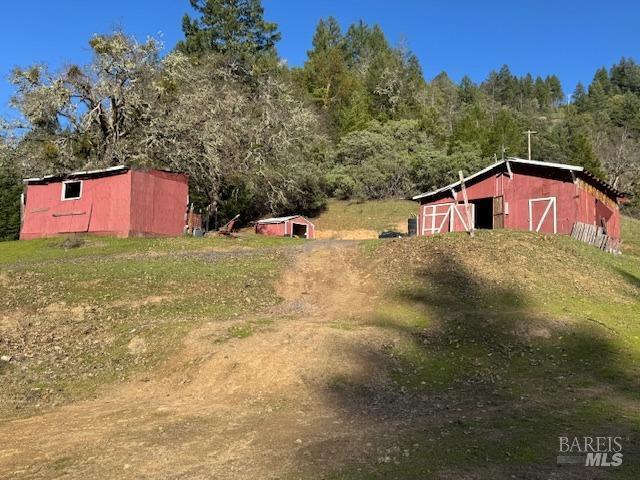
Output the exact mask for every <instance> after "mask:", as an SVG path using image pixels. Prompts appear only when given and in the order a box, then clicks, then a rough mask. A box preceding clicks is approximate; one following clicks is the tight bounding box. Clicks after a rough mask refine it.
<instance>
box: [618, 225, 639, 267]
mask: <svg viewBox="0 0 640 480" xmlns="http://www.w3.org/2000/svg"><path fill="white" fill-rule="evenodd" d="M622 251H623V252H624V253H625V254H627V255H635V256H637V257H640V220H637V219H635V218H631V217H624V216H623V217H622Z"/></svg>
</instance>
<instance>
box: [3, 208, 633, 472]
mask: <svg viewBox="0 0 640 480" xmlns="http://www.w3.org/2000/svg"><path fill="white" fill-rule="evenodd" d="M407 206H409V205H407ZM331 207H333V210H332V208H331ZM337 207H340V208H337ZM387 208H388V209H389V210H394V209H395V210H394V211H397V215H398V221H401V220H402V219H403V218H404V217H405V216H406V212H405V210H404V206H403V205H395V206H389V205H381V204H374V205H370V204H368V203H367V204H363V205H361V206H360V207H358V206H354V205H341V204H334V205H332V206H330V209H329V210H328V211H327V212H326V213H325V214H324V218H323V217H320V219H318V220H317V223H319V224H323V225H325V226H326V227H325V228H328V226H331V225H336V227H335V228H336V229H338V228H340V227H338V226H339V225H345V224H346V225H349V226H351V225H356V226H358V227H360V226H364V227H367V226H369V224H367V223H362V224H357V223H356V221H357V220H356V219H360V218H364V217H367V216H368V217H371V218H372V219H371V224H370V225H371V227H370V229H371V230H373V229H374V228H387V227H386V225H383V224H382V223H377V222H384V220H383V217H377V218H373V217H376V213H371V212H382V211H386V212H388V211H389V210H387ZM332 212H333V213H332ZM337 212H340V214H339V215H338V214H337ZM367 212H369V213H367ZM385 215H387V213H385ZM394 221H395V219H394ZM638 225H639V224H638V222H636V221H633V220H630V219H625V224H624V228H625V245H627V246H628V248H629V253H628V254H625V255H622V256H614V255H609V254H605V253H602V252H600V251H598V250H596V249H593V248H591V247H589V246H586V245H583V244H580V243H576V242H574V241H573V240H571V239H569V238H566V237H556V236H543V235H535V234H529V233H518V232H507V231H500V232H480V233H479V234H478V235H477V236H476V237H474V238H470V237H468V236H466V235H458V234H452V235H445V236H441V237H436V238H431V239H425V238H413V239H400V240H387V241H381V240H370V241H362V242H344V241H314V242H307V243H304V242H302V241H298V240H292V239H265V238H261V237H255V236H247V237H244V238H241V239H237V240H231V239H170V240H145V239H131V240H114V239H88V240H87V242H86V243H85V244H83V245H81V246H79V247H78V248H73V249H66V250H65V249H64V248H61V244H62V242H61V241H60V240H42V241H34V242H13V243H5V244H0V271H1V275H0V280H1V283H0V286H1V288H2V290H3V294H4V295H3V301H2V303H0V318H1V323H0V329H1V332H2V334H1V335H0V339H1V340H0V354H2V355H4V356H10V357H11V360H10V361H8V362H7V361H2V362H0V382H1V386H2V389H0V395H1V396H2V397H1V398H2V401H1V402H0V404H1V405H2V409H1V410H0V435H1V436H2V438H3V439H4V445H3V450H2V454H0V478H5V477H7V478H8V477H11V478H35V477H37V478H58V477H65V478H90V477H96V476H99V477H102V478H139V477H144V476H147V477H149V476H151V477H154V478H176V477H180V478H203V477H213V478H229V479H243V478H309V479H311V478H319V477H320V476H323V477H324V478H335V479H364V478H456V479H475V478H510V477H512V478H532V479H538V478H539V479H547V478H575V479H582V478H584V473H585V471H584V469H581V468H578V467H569V468H567V467H563V468H560V467H557V466H556V465H555V458H556V455H557V454H558V452H557V442H558V436H560V435H570V436H572V435H609V434H610V435H616V436H621V437H623V445H624V449H623V452H629V454H628V455H627V453H625V457H624V458H625V461H624V464H623V465H622V466H621V467H619V468H616V469H600V470H598V472H597V473H598V475H600V476H599V477H598V478H628V479H632V478H638V476H639V475H640V470H638V465H637V463H635V462H633V461H632V456H631V452H634V451H637V449H638V447H639V444H638V430H639V429H640V415H639V412H640V408H639V407H640V396H639V395H638V392H639V391H640V388H639V387H640V385H639V382H638V378H640V376H639V374H640V363H639V360H640V324H638V321H637V319H638V318H640V303H639V302H638V298H640V257H639V256H638V252H637V251H636V250H637V245H638V244H639V240H640V238H639V237H638V236H637V232H638ZM5 358H6V357H5Z"/></svg>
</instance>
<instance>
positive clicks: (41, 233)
mask: <svg viewBox="0 0 640 480" xmlns="http://www.w3.org/2000/svg"><path fill="white" fill-rule="evenodd" d="M70 180H71V181H81V182H82V193H81V196H80V198H78V199H68V200H65V199H63V188H64V181H63V180H61V179H51V180H41V181H36V182H29V183H27V185H26V188H25V199H26V202H25V206H24V217H23V224H22V228H21V231H20V238H21V239H32V238H41V237H50V236H55V235H61V234H65V233H92V234H96V235H115V236H118V237H128V236H134V235H167V236H176V235H181V234H182V232H183V229H184V222H185V220H184V218H185V217H184V215H185V210H186V206H187V202H188V195H189V193H188V178H187V176H186V175H183V174H177V173H170V172H163V171H158V170H150V171H132V170H120V171H117V172H109V173H106V174H103V175H87V176H82V175H78V176H74V177H73V178H72V179H70Z"/></svg>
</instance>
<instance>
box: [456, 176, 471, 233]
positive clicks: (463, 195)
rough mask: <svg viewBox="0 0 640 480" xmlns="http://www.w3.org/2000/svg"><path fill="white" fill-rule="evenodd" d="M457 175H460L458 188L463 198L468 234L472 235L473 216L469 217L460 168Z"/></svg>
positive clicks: (467, 201) (465, 191)
mask: <svg viewBox="0 0 640 480" xmlns="http://www.w3.org/2000/svg"><path fill="white" fill-rule="evenodd" d="M458 175H459V176H460V190H462V198H463V199H464V209H465V210H466V213H467V222H469V223H468V225H469V235H471V236H472V237H473V235H474V231H473V218H471V211H470V210H469V199H468V198H467V189H466V187H465V186H464V175H463V174H462V170H458Z"/></svg>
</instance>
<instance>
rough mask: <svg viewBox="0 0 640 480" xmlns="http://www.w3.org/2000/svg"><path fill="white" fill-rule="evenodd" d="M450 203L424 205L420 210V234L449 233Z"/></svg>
mask: <svg viewBox="0 0 640 480" xmlns="http://www.w3.org/2000/svg"><path fill="white" fill-rule="evenodd" d="M452 205H453V204H452V203H437V204H435V205H425V206H424V207H423V208H422V219H421V220H422V222H421V227H422V228H421V234H422V235H434V234H436V233H444V232H448V231H449V223H450V221H449V213H450V210H451V206H452Z"/></svg>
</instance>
